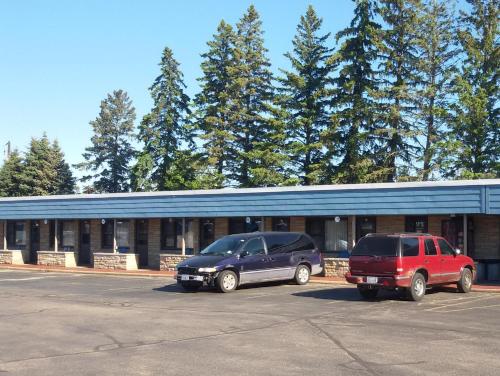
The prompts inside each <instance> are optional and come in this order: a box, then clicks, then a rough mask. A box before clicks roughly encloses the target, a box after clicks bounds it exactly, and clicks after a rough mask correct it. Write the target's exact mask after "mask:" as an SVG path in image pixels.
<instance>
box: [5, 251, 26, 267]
mask: <svg viewBox="0 0 500 376" xmlns="http://www.w3.org/2000/svg"><path fill="white" fill-rule="evenodd" d="M27 257H28V251H25V250H20V249H9V250H6V251H0V264H10V265H23V264H25V263H26V262H25V260H27Z"/></svg>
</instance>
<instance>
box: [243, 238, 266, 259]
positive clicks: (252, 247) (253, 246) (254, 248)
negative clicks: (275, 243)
mask: <svg viewBox="0 0 500 376" xmlns="http://www.w3.org/2000/svg"><path fill="white" fill-rule="evenodd" d="M243 250H245V251H247V252H248V254H249V255H261V254H264V253H266V251H265V250H264V243H263V242H262V239H261V238H256V239H250V240H249V241H247V243H246V244H245V246H244V248H243Z"/></svg>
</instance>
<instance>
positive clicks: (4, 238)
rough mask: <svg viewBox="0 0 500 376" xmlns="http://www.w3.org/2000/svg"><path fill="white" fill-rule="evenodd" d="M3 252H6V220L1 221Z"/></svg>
mask: <svg viewBox="0 0 500 376" xmlns="http://www.w3.org/2000/svg"><path fill="white" fill-rule="evenodd" d="M3 250H4V251H6V250H7V220H5V221H3Z"/></svg>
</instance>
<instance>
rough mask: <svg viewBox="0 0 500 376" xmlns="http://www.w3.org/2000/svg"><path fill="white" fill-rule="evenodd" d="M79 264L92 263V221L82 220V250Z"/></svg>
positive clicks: (79, 255) (79, 253) (79, 254)
mask: <svg viewBox="0 0 500 376" xmlns="http://www.w3.org/2000/svg"><path fill="white" fill-rule="evenodd" d="M78 264H79V265H90V221H81V222H80V251H79V252H78Z"/></svg>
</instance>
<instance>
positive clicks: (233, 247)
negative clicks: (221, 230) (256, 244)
mask: <svg viewBox="0 0 500 376" xmlns="http://www.w3.org/2000/svg"><path fill="white" fill-rule="evenodd" d="M245 240H246V239H245V238H240V237H236V236H227V237H225V238H221V239H219V240H216V241H215V242H213V243H212V244H210V245H209V246H208V247H207V248H205V249H204V250H203V251H201V252H200V254H201V255H204V256H230V255H233V254H234V253H235V252H236V251H237V250H238V249H239V247H240V245H241V244H242V243H243V242H244V241H245Z"/></svg>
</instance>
